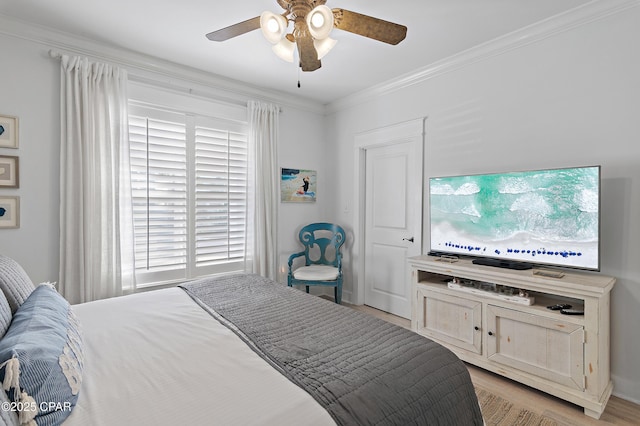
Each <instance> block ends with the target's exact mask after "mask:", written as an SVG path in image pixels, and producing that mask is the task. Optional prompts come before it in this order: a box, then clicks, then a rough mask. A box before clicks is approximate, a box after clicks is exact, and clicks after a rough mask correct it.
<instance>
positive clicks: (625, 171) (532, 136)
mask: <svg viewBox="0 0 640 426" xmlns="http://www.w3.org/2000/svg"><path fill="white" fill-rule="evenodd" d="M638 22H640V7H635V8H632V9H630V10H626V11H625V12H624V13H618V14H614V15H612V16H608V17H605V18H603V19H599V20H596V21H593V22H590V23H585V24H581V25H577V26H572V27H571V28H569V29H567V30H566V31H561V32H553V33H551V34H547V35H546V36H545V37H542V38H541V39H540V40H538V41H537V42H534V43H531V44H517V45H516V46H515V47H514V48H512V49H508V48H504V49H500V50H499V51H497V52H494V53H493V54H486V55H484V56H482V57H480V58H478V57H472V56H471V55H470V56H469V57H470V58H472V59H470V60H468V61H466V62H464V61H462V62H459V63H458V64H457V65H456V66H451V67H448V68H447V67H443V69H445V71H440V72H438V73H434V75H432V76H431V77H429V78H425V79H422V81H419V82H415V83H413V84H411V85H408V86H407V87H404V88H398V89H397V90H394V91H389V90H387V91H380V94H379V95H378V96H374V97H371V96H366V95H363V94H361V95H359V97H360V98H361V99H362V100H361V101H358V99H359V97H358V96H355V97H354V100H350V101H349V100H348V101H346V102H340V103H338V104H336V105H334V109H335V111H334V112H333V113H332V114H331V115H330V116H329V117H328V118H327V121H328V123H329V128H330V133H329V135H328V136H329V137H328V140H329V141H333V142H334V144H335V145H334V149H335V152H336V155H335V158H336V159H338V161H337V163H336V165H335V170H336V179H337V181H339V182H349V181H351V180H353V176H354V174H353V170H352V169H353V165H354V161H355V159H354V135H355V134H356V133H359V132H363V131H367V130H371V129H376V128H380V127H384V126H387V125H390V124H394V123H399V122H403V121H407V120H411V119H414V118H418V117H427V119H426V135H425V159H424V164H425V178H427V177H429V176H438V175H455V174H470V173H483V172H499V171H510V170H527V169H540V168H553V167H568V166H579V165H595V164H600V165H602V177H603V182H602V273H603V274H606V275H612V276H615V277H617V278H618V282H617V284H616V286H615V288H614V289H613V296H612V325H611V332H612V338H611V356H612V362H611V365H612V374H613V380H614V393H615V394H616V395H620V396H622V397H624V398H626V399H630V400H633V401H636V402H638V401H640V339H638V331H637V330H638V324H640V309H638V305H639V303H640V262H639V261H638V259H640V238H638V237H639V236H640V221H638V211H640V191H639V190H638V187H639V186H640V143H639V142H638V141H639V140H640V124H638V123H640V120H638V117H640V101H639V99H640V85H639V84H638V76H640V50H638V48H637V40H640V26H639V25H638ZM374 89H375V88H374ZM373 92H375V90H373V91H372V93H373ZM337 188H338V191H337V193H336V198H335V205H334V217H335V218H336V220H338V221H341V222H343V223H344V224H345V225H346V226H347V227H350V228H353V224H354V217H353V214H352V211H353V210H352V209H351V211H346V212H345V206H349V205H351V206H352V205H353V201H352V200H353V198H354V185H352V184H350V185H340V186H337ZM427 202H428V197H425V209H424V211H428V209H427V207H428V206H427V205H426V203H427ZM346 210H349V209H346ZM428 237H429V235H428V229H426V227H424V241H426V242H427V247H428ZM351 255H352V257H353V258H354V259H357V258H358V255H359V253H358V252H357V248H356V249H355V250H354V251H353V253H351ZM350 267H351V268H352V269H351V270H352V271H353V270H355V267H354V265H350ZM356 279H357V277H353V279H352V280H348V281H349V282H347V283H346V286H347V288H346V291H347V292H350V291H351V290H352V288H353V285H354V284H355V281H354V280H356Z"/></svg>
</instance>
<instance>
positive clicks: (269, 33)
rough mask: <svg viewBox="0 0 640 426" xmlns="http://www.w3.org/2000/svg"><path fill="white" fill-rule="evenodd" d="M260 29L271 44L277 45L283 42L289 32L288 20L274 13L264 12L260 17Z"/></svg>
mask: <svg viewBox="0 0 640 426" xmlns="http://www.w3.org/2000/svg"><path fill="white" fill-rule="evenodd" d="M260 29H261V30H262V35H264V38H266V39H267V40H269V42H270V43H272V44H276V43H278V42H279V41H280V40H282V37H284V34H285V32H286V31H287V19H286V18H285V17H284V16H282V15H277V14H275V13H273V12H269V11H265V12H262V15H260Z"/></svg>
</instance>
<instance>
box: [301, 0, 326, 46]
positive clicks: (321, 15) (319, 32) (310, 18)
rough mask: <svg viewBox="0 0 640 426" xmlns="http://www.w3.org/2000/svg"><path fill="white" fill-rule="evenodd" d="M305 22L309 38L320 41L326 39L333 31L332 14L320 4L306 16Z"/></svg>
mask: <svg viewBox="0 0 640 426" xmlns="http://www.w3.org/2000/svg"><path fill="white" fill-rule="evenodd" d="M306 21H307V26H308V27H309V32H310V33H311V36H312V37H313V38H315V39H320V40H321V39H324V38H326V37H328V36H329V33H330V32H331V30H332V29H333V12H332V11H331V9H330V8H329V6H326V5H324V4H322V5H320V6H316V7H315V8H313V10H312V11H311V12H309V13H308V14H307V17H306Z"/></svg>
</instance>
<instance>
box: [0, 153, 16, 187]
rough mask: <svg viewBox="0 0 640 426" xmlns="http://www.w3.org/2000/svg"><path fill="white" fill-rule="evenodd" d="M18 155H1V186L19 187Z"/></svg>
mask: <svg viewBox="0 0 640 426" xmlns="http://www.w3.org/2000/svg"><path fill="white" fill-rule="evenodd" d="M18 179H19V173H18V157H12V156H10V155H0V188H18V185H19V183H20V182H19V180H18Z"/></svg>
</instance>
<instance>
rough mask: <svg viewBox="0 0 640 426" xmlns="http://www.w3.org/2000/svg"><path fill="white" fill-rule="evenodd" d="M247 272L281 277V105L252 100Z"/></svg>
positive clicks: (275, 277) (249, 107)
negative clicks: (279, 175) (279, 137)
mask: <svg viewBox="0 0 640 426" xmlns="http://www.w3.org/2000/svg"><path fill="white" fill-rule="evenodd" d="M248 112H249V179H248V185H249V188H248V213H247V215H248V217H247V243H246V253H245V259H246V263H247V265H246V270H247V272H251V273H255V274H259V275H262V276H264V277H267V278H271V279H274V280H275V279H277V262H278V260H277V259H278V255H277V242H278V238H277V237H278V152H277V146H278V127H279V114H280V108H279V107H278V106H276V105H271V104H262V103H260V102H256V101H249V103H248Z"/></svg>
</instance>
